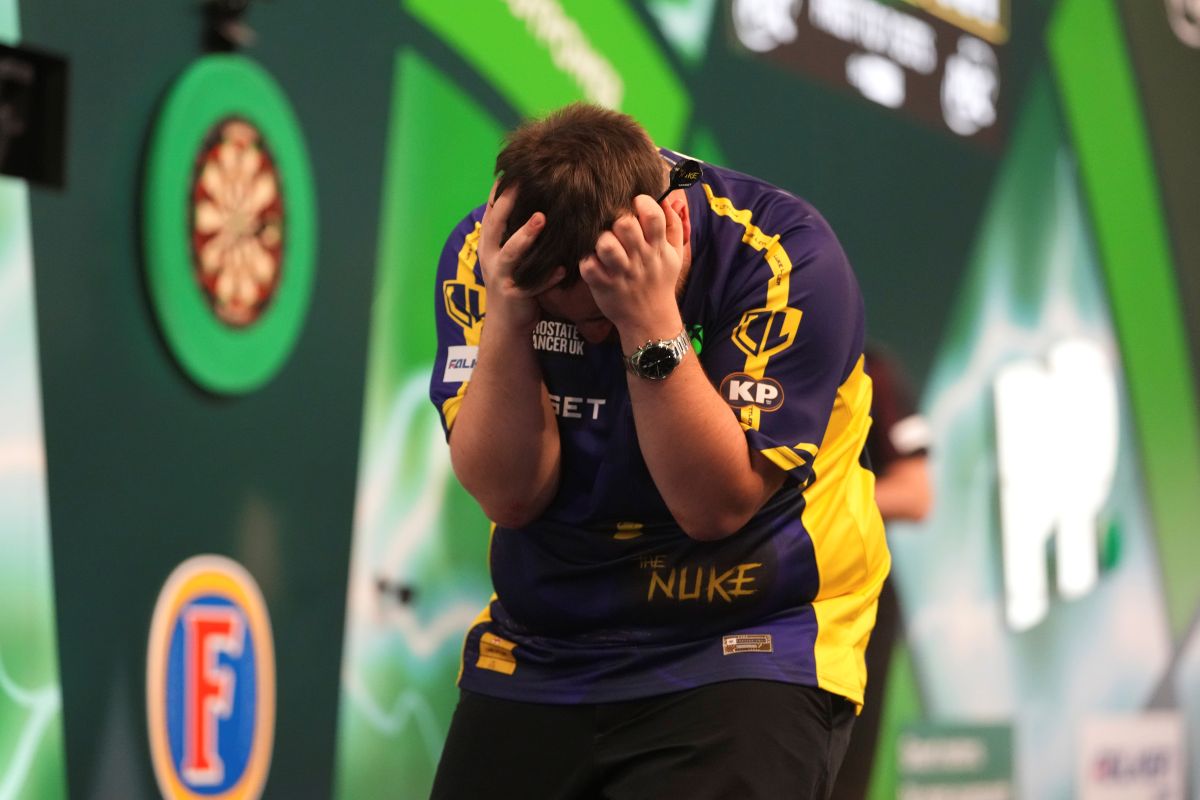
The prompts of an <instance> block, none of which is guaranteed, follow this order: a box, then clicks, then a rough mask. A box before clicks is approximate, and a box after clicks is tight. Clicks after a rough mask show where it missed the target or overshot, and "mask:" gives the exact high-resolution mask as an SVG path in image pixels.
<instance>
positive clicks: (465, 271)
mask: <svg viewBox="0 0 1200 800" xmlns="http://www.w3.org/2000/svg"><path fill="white" fill-rule="evenodd" d="M482 228H483V226H482V225H481V224H480V223H478V222H476V223H475V229H474V230H473V231H471V232H470V233H468V234H467V238H466V239H464V240H463V246H462V248H461V249H460V250H459V251H458V280H459V281H461V282H462V283H465V284H467V285H469V286H476V285H478V284H477V282H476V281H475V262H476V261H478V260H479V233H480V231H481V230H482ZM480 291H481V292H483V303H484V305H483V308H484V309H486V308H487V306H486V303H487V292H486V290H485V289H483V287H480ZM481 328H482V325H476V326H475V327H473V328H464V329H463V337H464V338H465V340H466V344H469V345H473V346H476V347H478V346H479V334H480V330H481ZM468 383H469V381H463V382H462V384H461V385H459V387H458V392H457V393H456V394H455V395H454V396H453V397H448V398H446V402H444V403H442V419H444V420H446V430H450V429H451V428H453V427H454V420H455V419H457V418H458V409H459V406H461V405H462V399H463V397H464V396H465V395H466V393H467V384H468Z"/></svg>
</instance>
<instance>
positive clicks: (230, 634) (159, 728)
mask: <svg viewBox="0 0 1200 800" xmlns="http://www.w3.org/2000/svg"><path fill="white" fill-rule="evenodd" d="M146 718H147V723H148V725H147V727H148V731H149V735H150V755H151V759H152V761H153V762H154V774H155V777H156V778H157V779H158V788H159V791H160V792H161V793H162V796H163V797H164V798H167V799H168V800H201V799H203V800H255V798H257V797H259V795H260V794H261V793H262V789H263V784H264V783H265V782H266V779H267V771H268V768H269V767H270V764H271V749H272V746H273V744H274V737H275V648H274V644H273V642H272V639H271V622H270V619H269V618H268V617H267V609H266V604H265V603H264V602H263V599H262V594H261V593H260V592H259V590H258V585H257V584H256V583H255V582H254V579H253V578H252V577H250V574H249V573H248V572H246V570H245V569H243V568H242V566H241V565H240V564H238V563H237V562H235V561H231V560H230V559H227V558H224V557H221V556H211V555H206V556H196V557H194V558H189V559H188V560H187V561H185V562H183V563H182V564H180V565H179V566H178V567H176V568H175V571H174V572H172V573H171V576H170V577H169V578H167V582H166V584H164V585H163V588H162V591H161V592H160V593H159V595H158V603H157V604H156V605H155V607H154V618H153V621H152V622H151V625H150V642H149V647H148V648H147V656H146Z"/></svg>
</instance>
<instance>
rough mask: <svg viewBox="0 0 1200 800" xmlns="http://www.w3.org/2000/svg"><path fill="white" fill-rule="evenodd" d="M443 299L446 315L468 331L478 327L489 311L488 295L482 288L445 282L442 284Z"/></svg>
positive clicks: (455, 282) (456, 282)
mask: <svg viewBox="0 0 1200 800" xmlns="http://www.w3.org/2000/svg"><path fill="white" fill-rule="evenodd" d="M442 297H443V298H444V299H445V301H446V313H447V314H448V315H449V316H450V319H452V320H454V321H455V322H457V323H458V324H459V325H461V326H462V327H463V328H465V329H466V330H470V329H471V328H474V327H475V326H476V325H478V324H479V323H480V322H481V321H482V320H483V315H484V314H485V313H486V311H487V299H486V298H487V295H485V294H484V291H483V287H482V286H476V285H475V284H470V283H463V282H462V281H445V282H443V283H442Z"/></svg>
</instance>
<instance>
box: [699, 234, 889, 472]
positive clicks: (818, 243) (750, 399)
mask: <svg viewBox="0 0 1200 800" xmlns="http://www.w3.org/2000/svg"><path fill="white" fill-rule="evenodd" d="M743 241H746V242H747V244H748V245H749V246H750V247H753V248H754V250H755V253H754V255H753V257H752V258H749V259H748V260H747V264H746V269H745V270H743V272H744V275H745V278H744V279H740V278H739V279H738V280H737V281H736V283H735V282H732V281H731V283H730V285H729V286H728V288H729V290H730V291H728V292H727V294H728V297H729V299H730V300H729V302H728V303H726V304H725V305H724V306H723V307H722V309H721V312H720V314H719V315H718V321H717V326H716V328H715V329H714V330H712V331H711V332H706V336H705V339H706V345H705V351H704V356H705V358H704V359H703V361H704V365H705V369H706V371H707V372H708V375H709V378H710V379H711V380H712V381H713V383H714V385H716V386H717V388H718V391H719V392H720V394H721V397H722V399H724V400H725V402H726V403H727V404H728V405H729V406H730V407H731V408H732V409H733V411H734V413H736V414H737V416H738V420H739V422H740V423H741V426H742V429H743V430H744V431H745V432H746V436H747V439H748V441H749V443H750V446H751V447H752V448H753V449H754V450H757V451H758V452H760V453H762V454H763V455H764V456H766V457H767V458H768V459H769V460H770V461H772V462H773V463H775V464H776V465H777V466H779V467H780V468H781V469H783V470H784V471H785V472H786V473H787V474H788V475H789V476H790V477H792V478H794V479H795V480H796V481H797V482H799V483H800V484H802V485H805V484H807V482H808V481H809V480H810V478H811V477H812V465H813V462H814V460H815V459H816V456H817V453H818V451H819V449H820V448H821V446H822V442H823V441H824V439H825V434H826V429H827V428H828V427H829V425H830V420H831V414H832V413H833V412H834V406H835V400H837V399H838V395H839V392H846V393H848V394H853V395H854V396H853V397H847V398H843V399H844V400H845V402H843V403H841V404H840V407H841V408H848V409H852V410H853V409H860V408H861V416H862V420H861V422H862V424H864V425H865V424H866V416H867V414H866V412H867V404H868V403H869V402H870V383H869V381H867V380H866V379H865V378H863V377H862V364H861V356H862V347H863V336H864V320H863V306H862V297H861V294H860V292H859V289H858V283H857V281H856V279H855V277H854V274H853V272H852V270H851V268H850V265H849V262H848V260H847V258H846V255H845V253H844V252H843V250H842V248H841V245H840V244H839V243H838V242H837V239H836V237H834V235H833V232H832V231H831V230H830V229H829V228H828V226H827V224H826V223H825V222H824V220H822V219H820V218H819V217H817V216H815V215H812V216H808V217H807V218H806V219H805V220H804V221H803V222H802V223H799V224H796V225H794V226H792V227H791V228H789V229H788V230H786V231H784V232H783V233H781V234H779V235H778V236H774V237H770V238H766V239H764V240H759V241H755V240H754V238H753V237H748V238H747V239H745V240H743ZM756 245H757V246H756ZM853 413H858V412H857V411H854V412H853ZM857 456H858V454H857V453H855V454H853V456H852V457H853V458H854V459H857Z"/></svg>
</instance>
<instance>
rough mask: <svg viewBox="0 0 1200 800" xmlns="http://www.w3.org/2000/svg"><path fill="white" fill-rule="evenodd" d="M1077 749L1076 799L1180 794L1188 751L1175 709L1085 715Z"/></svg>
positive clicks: (1179, 796) (1185, 778) (1101, 799)
mask: <svg viewBox="0 0 1200 800" xmlns="http://www.w3.org/2000/svg"><path fill="white" fill-rule="evenodd" d="M1078 752H1079V756H1078V762H1077V764H1076V782H1077V786H1076V788H1077V793H1076V797H1078V798H1080V800H1124V798H1130V797H1161V798H1183V797H1184V788H1185V786H1186V780H1187V777H1186V768H1187V754H1186V751H1185V749H1184V722H1183V716H1182V715H1181V714H1179V713H1178V712H1175V711H1152V712H1147V713H1144V714H1114V715H1105V716H1093V717H1085V718H1084V719H1083V723H1082V725H1081V727H1080V731H1079V751H1078Z"/></svg>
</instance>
